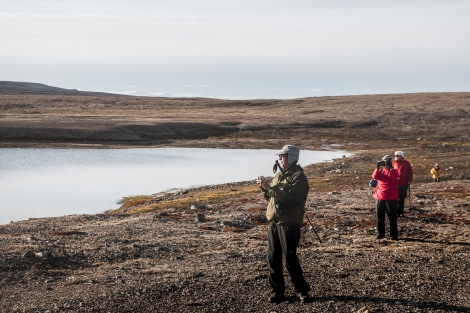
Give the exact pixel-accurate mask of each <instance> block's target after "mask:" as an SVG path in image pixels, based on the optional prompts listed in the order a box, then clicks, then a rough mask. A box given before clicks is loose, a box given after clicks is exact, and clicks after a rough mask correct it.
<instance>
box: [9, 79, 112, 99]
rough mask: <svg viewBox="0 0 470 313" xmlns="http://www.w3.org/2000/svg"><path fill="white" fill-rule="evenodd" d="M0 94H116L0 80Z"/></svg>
mask: <svg viewBox="0 0 470 313" xmlns="http://www.w3.org/2000/svg"><path fill="white" fill-rule="evenodd" d="M0 95H68V96H117V94H112V93H106V92H93V91H80V90H77V89H64V88H58V87H52V86H48V85H44V84H39V83H29V82H13V81H0ZM119 96H121V95H119Z"/></svg>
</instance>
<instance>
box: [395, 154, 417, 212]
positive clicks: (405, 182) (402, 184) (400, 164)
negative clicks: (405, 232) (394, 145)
mask: <svg viewBox="0 0 470 313" xmlns="http://www.w3.org/2000/svg"><path fill="white" fill-rule="evenodd" d="M392 165H393V168H394V169H396V170H397V171H398V207H397V215H398V216H405V199H406V196H407V194H408V188H409V185H410V184H411V183H412V182H413V167H412V166H411V163H410V162H408V161H407V160H405V154H404V153H403V151H396V152H395V161H393V162H392Z"/></svg>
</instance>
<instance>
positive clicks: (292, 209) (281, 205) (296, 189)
mask: <svg viewBox="0 0 470 313" xmlns="http://www.w3.org/2000/svg"><path fill="white" fill-rule="evenodd" d="M309 188H310V187H309V185H308V180H307V177H306V176H305V174H304V171H303V169H302V168H301V167H300V166H299V165H297V164H296V165H294V166H292V167H290V168H289V169H287V170H286V171H285V172H284V174H282V173H281V172H278V173H276V175H275V176H274V177H273V179H272V181H271V189H270V190H267V191H265V192H264V197H265V198H266V199H267V200H268V201H269V203H268V207H267V210H266V218H267V219H268V221H273V222H275V223H278V224H281V225H302V223H303V219H304V206H305V202H306V201H307V194H308V190H309ZM276 202H277V203H278V209H277V210H276Z"/></svg>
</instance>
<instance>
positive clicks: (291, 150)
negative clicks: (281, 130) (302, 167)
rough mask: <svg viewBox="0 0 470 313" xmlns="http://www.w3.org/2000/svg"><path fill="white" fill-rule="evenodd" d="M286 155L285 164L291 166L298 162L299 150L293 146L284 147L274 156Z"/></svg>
mask: <svg viewBox="0 0 470 313" xmlns="http://www.w3.org/2000/svg"><path fill="white" fill-rule="evenodd" d="M281 154H287V163H288V164H292V163H295V162H297V161H298V160H299V154H300V149H299V147H297V146H294V145H285V146H284V147H282V150H281V151H279V152H278V153H276V155H281Z"/></svg>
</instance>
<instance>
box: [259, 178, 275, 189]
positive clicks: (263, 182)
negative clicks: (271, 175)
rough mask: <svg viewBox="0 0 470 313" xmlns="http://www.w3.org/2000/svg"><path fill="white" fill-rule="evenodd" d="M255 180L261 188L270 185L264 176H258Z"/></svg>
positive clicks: (268, 187) (269, 187) (267, 187)
mask: <svg viewBox="0 0 470 313" xmlns="http://www.w3.org/2000/svg"><path fill="white" fill-rule="evenodd" d="M256 182H257V183H258V185H259V186H260V187H261V188H262V189H263V190H269V189H271V186H269V182H268V180H267V179H266V177H264V176H258V179H256Z"/></svg>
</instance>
